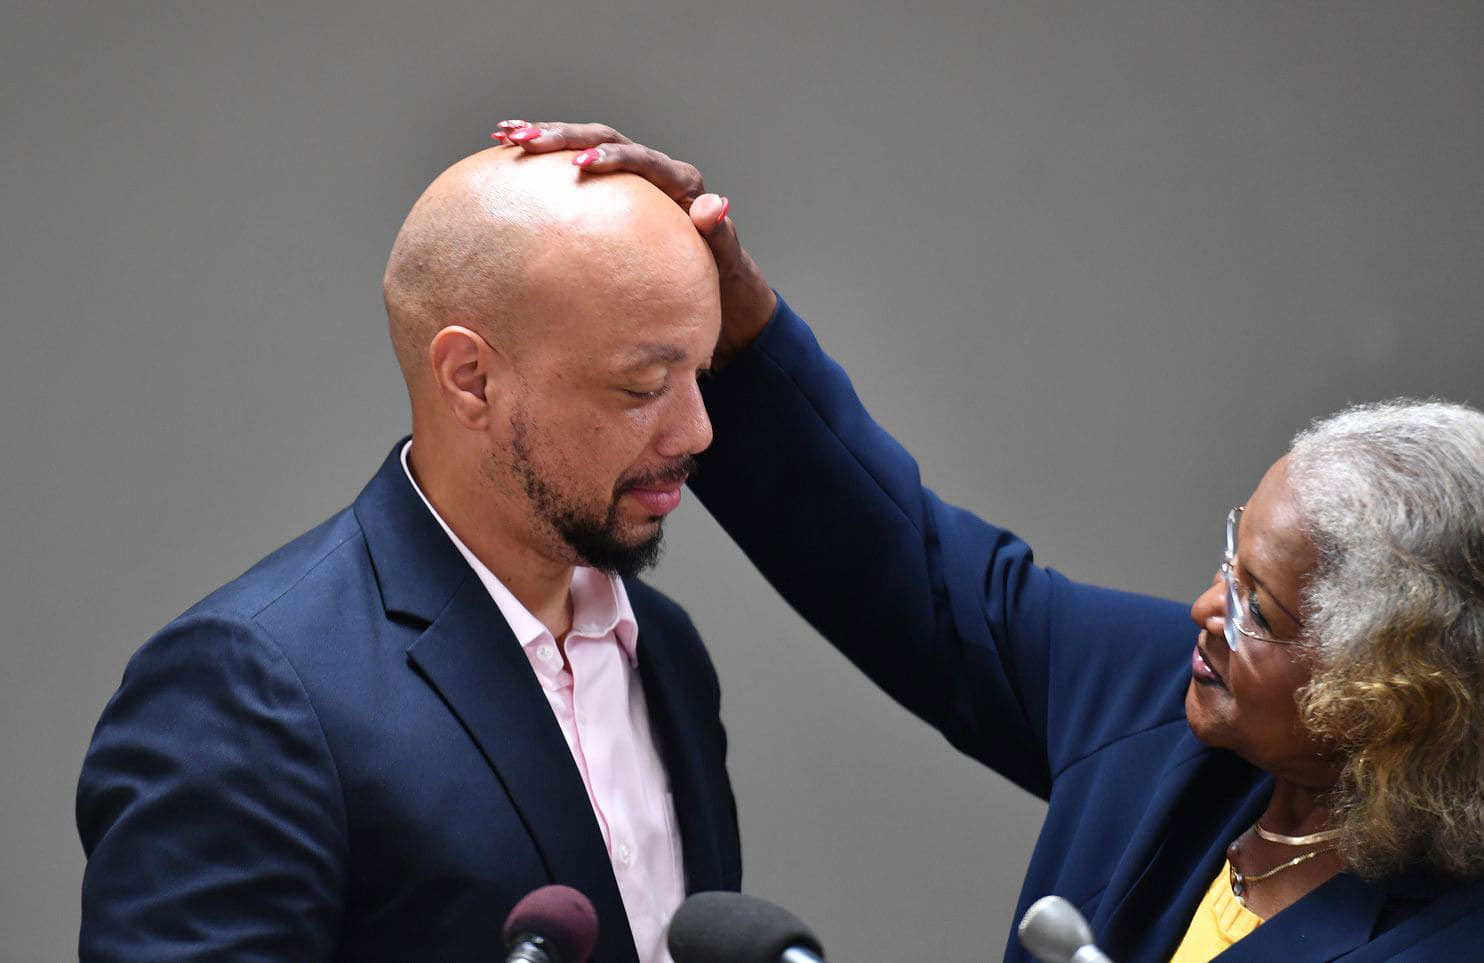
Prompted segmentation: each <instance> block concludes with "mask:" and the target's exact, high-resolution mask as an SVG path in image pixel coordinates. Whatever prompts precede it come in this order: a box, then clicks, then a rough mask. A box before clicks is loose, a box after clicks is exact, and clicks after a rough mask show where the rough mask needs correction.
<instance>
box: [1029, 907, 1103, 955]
mask: <svg viewBox="0 0 1484 963" xmlns="http://www.w3.org/2000/svg"><path fill="white" fill-rule="evenodd" d="M1018 932H1019V934H1020V943H1021V945H1022V946H1024V947H1025V948H1026V949H1027V950H1029V951H1030V953H1031V955H1032V956H1034V957H1035V958H1036V959H1038V960H1044V961H1047V963H1066V961H1068V960H1070V959H1071V958H1072V957H1073V956H1074V955H1076V953H1077V951H1078V950H1080V949H1082V947H1084V946H1086V945H1087V944H1089V943H1091V942H1092V928H1091V927H1089V926H1088V925H1087V920H1085V919H1083V918H1082V914H1081V913H1079V912H1077V907H1075V906H1073V905H1072V904H1071V903H1069V902H1068V901H1067V900H1065V899H1063V898H1062V897H1060V896H1043V897H1041V898H1040V899H1038V900H1036V901H1035V902H1034V903H1032V904H1031V908H1030V909H1028V910H1026V911H1025V916H1023V917H1021V919H1020V928H1019V930H1018Z"/></svg>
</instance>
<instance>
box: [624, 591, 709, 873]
mask: <svg viewBox="0 0 1484 963" xmlns="http://www.w3.org/2000/svg"><path fill="white" fill-rule="evenodd" d="M630 598H631V600H632V601H633V604H634V605H635V606H636V612H635V614H636V616H637V618H638V621H639V625H640V626H641V628H640V630H639V641H638V644H637V646H636V649H637V652H638V656H639V678H640V680H641V681H642V682H643V685H644V702H645V705H646V706H647V707H648V711H649V720H650V729H651V731H652V732H653V733H654V736H655V741H656V742H657V743H658V748H659V753H660V758H661V760H662V761H663V762H664V764H665V772H666V773H667V774H668V776H669V779H670V793H671V795H672V796H673V797H674V799H675V815H676V817H677V819H678V820H679V822H680V847H681V851H682V853H683V854H684V859H685V891H686V892H687V893H695V892H701V891H704V890H712V889H720V888H722V885H723V881H722V869H721V854H720V853H719V852H718V851H717V840H718V839H719V838H720V832H719V830H718V828H717V826H716V819H717V813H716V812H715V811H714V807H713V806H712V805H710V800H711V798H712V793H711V791H710V790H711V787H712V785H713V783H714V780H715V778H716V775H715V774H714V773H713V772H712V771H711V770H712V768H713V767H714V765H715V762H716V760H714V759H713V758H711V755H710V754H709V753H707V752H705V751H704V749H703V747H702V746H701V744H700V742H699V741H698V739H697V738H696V731H695V726H696V724H697V721H698V719H699V718H700V717H699V715H698V710H697V709H696V708H695V706H694V705H692V702H693V699H692V697H691V696H690V692H691V689H690V688H689V686H688V680H686V679H685V678H683V677H682V674H681V673H680V671H679V670H678V669H677V668H676V666H675V664H674V662H673V660H672V659H671V658H670V653H669V652H668V651H667V649H666V643H667V642H668V641H669V639H668V638H667V635H666V633H665V632H664V631H663V629H662V627H661V626H662V625H663V624H664V623H663V622H662V620H661V617H660V616H659V615H658V613H655V612H652V611H639V607H640V606H641V603H640V602H639V601H638V597H637V593H631V594H630Z"/></svg>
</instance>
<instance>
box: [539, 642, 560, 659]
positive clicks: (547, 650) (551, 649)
mask: <svg viewBox="0 0 1484 963" xmlns="http://www.w3.org/2000/svg"><path fill="white" fill-rule="evenodd" d="M536 658H538V659H540V660H541V661H542V662H550V661H552V660H553V659H555V658H556V646H554V645H547V644H546V643H544V642H543V643H542V644H541V645H538V646H537V647H536Z"/></svg>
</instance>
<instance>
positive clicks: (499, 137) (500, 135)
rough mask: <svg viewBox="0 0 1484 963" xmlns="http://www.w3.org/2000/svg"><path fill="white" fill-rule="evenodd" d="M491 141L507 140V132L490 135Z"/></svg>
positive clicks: (496, 132) (495, 132)
mask: <svg viewBox="0 0 1484 963" xmlns="http://www.w3.org/2000/svg"><path fill="white" fill-rule="evenodd" d="M490 139H491V140H504V139H505V132H504V131H503V130H497V131H493V132H492V133H491V134H490Z"/></svg>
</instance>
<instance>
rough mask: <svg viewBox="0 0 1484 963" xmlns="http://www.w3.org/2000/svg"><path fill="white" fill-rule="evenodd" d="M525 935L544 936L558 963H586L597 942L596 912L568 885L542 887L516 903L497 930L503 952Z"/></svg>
mask: <svg viewBox="0 0 1484 963" xmlns="http://www.w3.org/2000/svg"><path fill="white" fill-rule="evenodd" d="M525 936H541V937H544V938H545V939H546V940H547V942H548V943H549V944H550V947H549V948H550V951H551V952H552V955H553V956H555V957H557V958H558V960H559V961H560V963H587V960H588V958H589V957H591V956H592V955H593V945H594V944H596V943H597V941H598V912H597V910H595V909H593V904H592V902H591V901H590V900H589V899H588V898H587V897H586V896H583V895H582V894H581V893H579V892H578V891H577V890H575V889H573V888H572V887H570V886H561V885H557V884H552V885H550V886H543V887H541V888H540V889H535V890H532V891H531V892H529V893H527V894H526V895H525V896H523V897H522V898H521V901H520V902H519V903H516V904H515V908H514V909H512V910H511V911H510V915H509V916H507V917H506V918H505V928H504V929H503V930H501V931H500V938H501V939H502V940H504V941H505V947H506V949H509V948H510V947H511V946H513V945H514V944H515V943H516V942H517V941H518V940H519V939H520V938H521V937H525Z"/></svg>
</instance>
